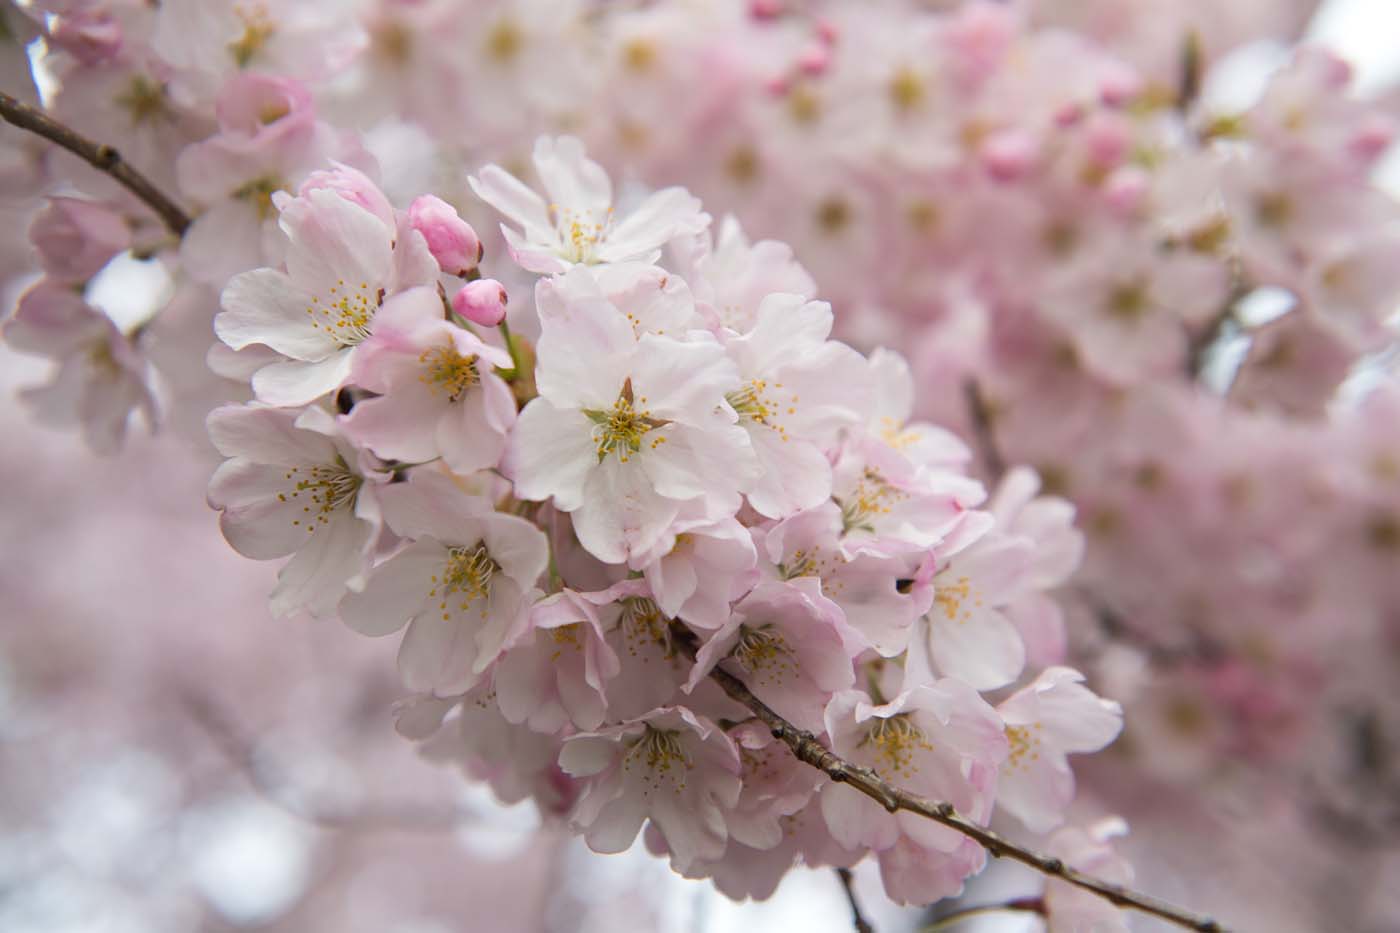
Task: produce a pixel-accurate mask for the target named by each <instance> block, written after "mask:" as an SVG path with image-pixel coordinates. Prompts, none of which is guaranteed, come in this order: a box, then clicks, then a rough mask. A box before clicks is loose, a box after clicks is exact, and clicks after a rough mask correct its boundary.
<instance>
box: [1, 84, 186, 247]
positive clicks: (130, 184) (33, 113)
mask: <svg viewBox="0 0 1400 933" xmlns="http://www.w3.org/2000/svg"><path fill="white" fill-rule="evenodd" d="M0 117H3V118H4V119H5V121H6V122H8V123H10V124H12V125H14V126H17V127H19V128H20V129H22V130H28V131H29V132H31V133H34V134H35V135H37V136H42V137H43V138H44V139H47V140H48V141H49V142H52V143H54V144H56V145H58V146H62V147H63V148H64V149H67V150H68V151H69V152H71V153H73V154H74V155H76V156H77V157H78V158H80V159H82V160H83V161H85V162H87V163H88V164H89V165H91V166H92V167H93V168H95V169H97V170H98V171H99V172H105V173H106V174H108V175H110V176H112V178H113V179H115V180H116V181H117V183H118V184H120V185H121V186H122V187H124V188H126V190H128V191H130V192H131V193H132V194H134V195H136V197H138V198H139V199H141V201H142V202H143V203H145V205H146V206H147V207H149V208H150V209H151V210H152V211H155V213H156V216H158V217H159V218H160V219H161V220H162V221H164V222H165V225H166V226H167V227H169V228H170V232H171V233H174V234H175V235H176V236H177V237H178V236H184V235H185V230H186V229H187V228H188V227H189V225H190V218H189V215H188V214H186V213H185V212H184V211H183V210H182V209H181V208H180V206H179V205H178V204H176V203H175V202H174V201H172V200H170V198H168V197H166V196H165V195H164V194H162V193H161V191H160V189H159V188H157V187H156V186H155V185H153V184H152V183H151V181H150V179H148V178H147V177H146V176H145V175H142V174H141V173H140V172H138V171H136V169H134V168H132V167H131V166H130V165H129V164H128V163H127V162H126V161H125V160H123V159H122V157H121V154H120V153H118V152H117V150H115V149H113V148H112V147H111V146H108V145H105V144H103V143H95V142H93V141H92V140H90V139H88V138H87V137H86V136H83V135H82V134H81V133H78V132H77V131H76V130H73V129H71V128H69V127H67V126H64V125H63V124H62V123H59V122H58V121H57V120H55V119H54V118H53V117H51V116H49V115H48V114H47V113H45V112H44V111H42V110H40V109H39V108H37V107H31V106H29V105H28V104H26V103H24V102H22V101H19V100H16V99H15V98H13V97H11V96H10V95H9V94H5V93H3V92H0Z"/></svg>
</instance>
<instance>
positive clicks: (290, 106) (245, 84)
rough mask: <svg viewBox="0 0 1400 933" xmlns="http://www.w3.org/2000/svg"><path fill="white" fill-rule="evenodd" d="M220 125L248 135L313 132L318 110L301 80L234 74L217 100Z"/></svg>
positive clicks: (227, 129)
mask: <svg viewBox="0 0 1400 933" xmlns="http://www.w3.org/2000/svg"><path fill="white" fill-rule="evenodd" d="M214 113H215V115H216V116H217V117H218V119H219V129H221V130H222V131H223V132H225V133H237V134H240V135H243V136H248V137H263V138H266V137H267V135H268V134H270V133H271V134H274V135H278V136H281V135H286V134H291V133H295V132H298V131H299V130H301V131H305V132H308V133H309V132H311V129H312V125H313V124H314V123H315V122H316V110H315V107H314V106H313V104H312V102H311V91H310V90H309V89H308V88H307V87H306V85H305V84H302V83H301V82H300V81H295V80H292V79H291V78H277V77H273V76H271V75H262V74H239V75H235V76H234V77H233V78H230V79H229V81H228V83H227V84H225V85H224V88H223V90H222V91H220V92H219V99H218V100H217V101H215V103H214Z"/></svg>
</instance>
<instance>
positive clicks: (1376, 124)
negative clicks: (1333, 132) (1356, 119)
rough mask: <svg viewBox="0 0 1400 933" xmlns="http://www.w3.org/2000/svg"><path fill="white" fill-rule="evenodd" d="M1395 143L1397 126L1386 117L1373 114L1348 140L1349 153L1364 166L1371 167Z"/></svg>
mask: <svg viewBox="0 0 1400 933" xmlns="http://www.w3.org/2000/svg"><path fill="white" fill-rule="evenodd" d="M1394 141H1395V126H1394V125H1393V124H1392V123H1391V122H1390V120H1389V119H1387V118H1386V117H1383V116H1381V115H1379V114H1373V115H1371V117H1370V118H1369V119H1368V120H1366V121H1365V122H1363V123H1362V124H1361V126H1359V127H1358V128H1357V130H1356V132H1355V133H1353V134H1352V137H1351V138H1350V139H1349V140H1347V151H1348V152H1350V153H1351V155H1352V156H1353V157H1354V158H1356V159H1357V160H1358V161H1359V162H1360V163H1361V164H1362V165H1363V166H1369V165H1370V164H1371V163H1372V162H1374V161H1375V160H1376V159H1378V158H1380V157H1381V155H1383V154H1384V153H1385V151H1386V150H1387V149H1389V148H1390V144H1391V143H1392V142H1394Z"/></svg>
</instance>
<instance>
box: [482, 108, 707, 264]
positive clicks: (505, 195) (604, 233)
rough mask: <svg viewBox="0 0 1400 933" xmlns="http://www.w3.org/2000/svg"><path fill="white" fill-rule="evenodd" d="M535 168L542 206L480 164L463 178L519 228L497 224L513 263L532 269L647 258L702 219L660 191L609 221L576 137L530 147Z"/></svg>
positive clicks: (599, 180)
mask: <svg viewBox="0 0 1400 933" xmlns="http://www.w3.org/2000/svg"><path fill="white" fill-rule="evenodd" d="M534 166H535V171H536V173H538V175H539V177H540V181H541V182H542V183H543V184H544V188H545V191H546V192H547V193H548V197H549V201H548V202H546V201H545V199H544V198H541V197H540V196H539V195H538V194H536V193H535V192H534V191H532V190H530V189H529V188H527V187H526V186H525V185H524V184H523V183H521V182H520V181H519V180H518V179H516V178H515V177H514V176H512V175H511V174H510V173H508V172H507V171H506V170H505V169H502V168H500V167H499V166H496V165H488V166H486V167H485V168H483V169H482V170H481V172H480V173H479V174H478V175H476V176H473V177H472V179H471V184H472V190H474V191H475V192H476V193H477V195H478V196H480V197H481V199H482V200H484V201H486V202H487V203H488V204H490V205H491V206H492V207H494V208H496V209H497V210H498V211H500V212H501V213H502V214H505V215H506V217H507V218H509V219H510V220H512V221H514V222H515V223H517V224H519V225H520V229H519V230H516V229H513V228H511V227H507V226H504V225H502V227H501V232H502V233H503V234H505V237H506V242H507V243H509V244H510V249H511V254H512V255H513V256H514V257H515V259H516V261H517V262H518V263H520V264H521V266H523V267H524V268H526V269H529V270H530V271H532V272H563V271H564V270H565V269H567V268H568V267H569V266H570V265H572V264H574V263H585V264H592V263H607V262H625V261H627V260H629V259H643V260H654V259H655V258H656V257H657V256H658V255H659V253H660V249H661V247H663V246H665V245H666V244H667V243H669V242H670V241H671V240H672V239H675V238H676V237H680V236H686V235H692V234H695V233H699V232H700V231H701V230H703V229H704V228H705V227H706V226H707V225H708V224H709V221H710V218H709V215H708V214H705V213H703V212H701V210H700V202H699V201H697V200H696V199H695V198H693V197H691V196H690V195H689V194H687V193H686V192H685V191H684V190H683V189H681V188H666V189H663V190H661V191H658V192H656V193H654V194H652V195H651V196H650V197H649V198H647V200H645V201H643V202H642V203H641V204H638V205H637V207H636V209H635V210H633V211H632V212H631V213H629V214H628V215H627V216H626V217H624V218H622V219H620V220H615V219H614V208H613V195H612V183H611V182H610V181H609V180H608V176H607V173H606V172H604V170H603V168H602V166H600V165H598V163H596V162H593V161H592V160H590V159H589V158H588V157H587V156H586V155H585V154H584V151H583V145H582V143H580V142H579V141H578V140H577V139H574V138H572V137H568V136H564V137H560V138H558V139H549V138H542V139H540V140H539V141H538V142H536V143H535V151H534Z"/></svg>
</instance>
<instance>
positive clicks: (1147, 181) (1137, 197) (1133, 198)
mask: <svg viewBox="0 0 1400 933" xmlns="http://www.w3.org/2000/svg"><path fill="white" fill-rule="evenodd" d="M1151 189H1152V178H1151V176H1149V175H1148V174H1147V172H1145V171H1143V170H1142V169H1140V168H1138V167H1136V166H1132V165H1128V166H1124V167H1122V168H1120V169H1118V170H1116V171H1114V172H1113V173H1112V174H1111V175H1109V176H1108V178H1107V180H1106V181H1104V184H1103V189H1102V190H1103V198H1104V201H1105V203H1107V204H1108V206H1109V209H1110V210H1112V211H1113V212H1114V213H1115V214H1117V215H1119V216H1120V217H1131V216H1133V215H1134V214H1135V213H1137V211H1138V210H1139V209H1140V208H1141V207H1142V205H1143V203H1144V202H1145V201H1146V200H1147V195H1148V192H1149V191H1151Z"/></svg>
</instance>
